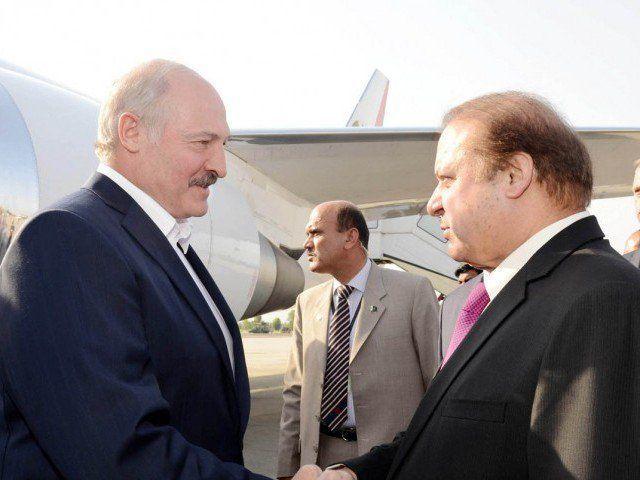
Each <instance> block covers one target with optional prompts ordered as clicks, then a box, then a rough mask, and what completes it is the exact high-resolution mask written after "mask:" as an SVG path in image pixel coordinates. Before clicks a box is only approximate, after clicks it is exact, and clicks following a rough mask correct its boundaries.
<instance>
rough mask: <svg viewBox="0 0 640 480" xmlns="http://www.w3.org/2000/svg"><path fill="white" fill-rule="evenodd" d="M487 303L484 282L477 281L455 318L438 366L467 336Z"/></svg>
mask: <svg viewBox="0 0 640 480" xmlns="http://www.w3.org/2000/svg"><path fill="white" fill-rule="evenodd" d="M488 303H489V294H488V293H487V289H486V288H485V286H484V282H480V283H478V284H477V285H476V286H475V287H474V289H473V290H471V293H470V294H469V297H468V298H467V301H466V302H465V304H464V306H463V307H462V310H460V315H458V320H456V326H455V328H454V329H453V334H452V335H451V341H450V342H449V348H448V349H447V354H446V355H445V356H444V360H443V361H442V365H441V366H440V368H442V367H444V364H445V363H447V360H449V357H451V355H453V352H455V351H456V348H458V345H460V344H461V343H462V340H464V337H466V336H467V333H469V330H471V327H473V326H474V325H475V323H476V322H477V321H478V317H479V316H480V314H481V313H482V311H483V310H484V307H486V306H487V304H488Z"/></svg>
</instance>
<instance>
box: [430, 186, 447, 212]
mask: <svg viewBox="0 0 640 480" xmlns="http://www.w3.org/2000/svg"><path fill="white" fill-rule="evenodd" d="M427 212H429V215H431V216H432V217H441V216H442V214H443V213H444V209H443V208H442V196H441V195H440V186H437V187H436V189H435V190H434V191H433V193H432V194H431V198H430V199H429V202H428V203H427Z"/></svg>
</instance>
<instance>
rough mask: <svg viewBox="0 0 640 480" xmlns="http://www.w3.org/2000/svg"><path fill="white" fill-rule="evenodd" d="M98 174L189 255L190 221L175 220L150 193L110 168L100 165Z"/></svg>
mask: <svg viewBox="0 0 640 480" xmlns="http://www.w3.org/2000/svg"><path fill="white" fill-rule="evenodd" d="M97 172H98V173H101V174H102V175H104V176H106V177H108V178H110V179H111V180H113V181H114V182H115V183H116V184H117V185H118V186H119V187H121V188H122V189H123V190H124V191H125V192H127V193H128V194H129V196H130V197H131V198H133V200H134V201H135V202H136V203H137V204H138V205H140V208H142V210H144V212H145V213H146V214H147V215H148V216H149V218H151V221H152V222H153V223H155V224H156V226H157V227H158V228H159V229H160V231H161V232H162V234H163V235H164V236H165V237H167V240H169V242H170V243H171V244H172V245H175V244H176V243H178V244H179V245H180V248H181V249H182V251H183V252H184V253H187V249H188V248H189V240H190V237H191V224H190V223H189V221H188V220H185V219H182V220H176V219H175V218H173V216H172V215H171V214H170V213H169V212H167V211H166V210H165V209H164V208H163V207H162V205H160V204H159V203H158V202H156V201H155V200H154V199H153V198H152V197H151V196H150V195H149V194H148V193H146V192H144V191H142V190H141V189H140V188H138V187H137V186H135V185H134V184H133V183H131V182H130V181H129V180H128V179H127V178H126V177H124V176H123V175H122V174H120V173H118V172H116V171H115V170H114V169H113V168H111V167H110V166H108V165H106V164H104V163H100V164H99V165H98V169H97Z"/></svg>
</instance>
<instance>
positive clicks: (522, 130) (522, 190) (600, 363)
mask: <svg viewBox="0 0 640 480" xmlns="http://www.w3.org/2000/svg"><path fill="white" fill-rule="evenodd" d="M435 175H436V178H437V180H438V184H437V187H436V189H435V191H434V192H433V194H432V196H431V199H430V200H429V204H428V210H429V213H430V214H431V215H434V216H437V217H439V218H440V223H441V228H442V229H443V230H444V236H445V237H446V238H447V239H448V240H449V243H448V250H449V254H450V255H451V257H453V258H454V259H455V260H457V261H460V262H467V263H470V264H472V265H475V266H478V267H481V268H482V270H483V272H484V273H483V274H482V277H476V278H475V279H473V280H471V281H470V282H469V283H466V284H465V285H463V286H461V287H460V289H461V291H464V290H465V289H468V290H469V291H468V295H466V301H465V303H464V305H463V306H462V308H461V309H460V313H459V315H458V317H457V319H456V324H455V328H454V331H453V333H452V335H451V339H450V341H449V344H448V347H447V350H446V352H445V355H444V360H443V364H442V366H441V368H440V370H439V372H438V374H437V375H436V377H435V378H434V380H433V381H432V383H431V386H430V387H429V390H427V393H426V394H425V396H424V398H423V400H422V402H421V403H420V406H419V407H418V409H417V410H416V413H415V415H414V417H413V419H412V420H411V423H410V425H409V427H408V429H407V430H406V431H405V432H404V433H403V434H401V435H399V436H398V437H397V438H396V440H395V441H394V442H392V443H390V444H386V445H382V446H378V447H376V448H374V449H372V450H371V451H370V452H369V453H367V454H365V455H362V456H360V457H357V458H353V459H350V460H346V461H344V462H343V464H344V465H342V466H337V467H340V468H337V469H334V470H328V471H325V472H324V473H323V474H322V477H321V478H322V479H323V480H325V479H326V480H330V479H333V480H335V479H350V480H351V479H355V478H358V479H361V480H384V479H386V480H409V479H418V478H419V479H424V480H428V479H471V480H473V479H487V478H490V479H510V480H515V479H529V478H531V479H561V478H562V479H565V478H571V479H585V480H586V479H605V478H606V479H609V478H612V479H613V478H615V479H635V478H638V471H640V456H639V455H638V452H639V451H640V435H638V432H639V431H640V375H638V372H639V371H640V349H639V348H638V339H639V338H640V323H639V322H638V311H640V272H639V271H638V269H637V268H634V267H633V266H632V265H631V264H629V262H627V261H626V260H625V259H624V258H622V256H621V255H619V254H618V253H617V252H616V251H615V250H613V249H612V248H611V246H610V245H609V242H608V241H607V240H605V239H604V238H603V237H604V235H603V233H602V230H601V229H600V227H599V226H598V222H597V220H596V219H595V217H593V216H592V215H590V214H589V213H588V212H587V211H586V210H585V209H586V207H587V205H588V204H589V202H590V199H591V194H592V184H593V180H592V178H593V177H592V170H591V160H590V158H589V154H588V151H587V149H586V147H585V146H584V144H583V143H582V141H581V140H580V138H579V137H578V135H577V134H576V132H575V131H574V130H573V129H572V128H571V127H570V126H569V125H568V124H567V123H566V122H565V121H564V120H563V119H562V118H561V117H560V116H559V115H558V114H557V113H556V112H555V111H554V110H553V108H552V107H550V106H549V105H548V104H547V103H546V102H544V101H543V100H541V99H539V98H537V97H535V96H533V95H528V94H523V93H519V92H507V93H498V94H490V95H486V96H483V97H479V98H476V99H473V100H470V101H468V102H466V103H464V104H462V105H460V106H458V107H455V108H454V109H453V110H451V111H450V112H449V113H448V114H447V115H446V116H445V120H444V130H443V132H442V136H441V137H440V140H439V142H438V150H437V155H436V162H435ZM446 302H447V300H445V303H446ZM318 473H319V471H318V468H317V467H314V466H307V467H305V468H304V470H303V471H301V472H300V475H299V478H313V477H315V475H316V474H318Z"/></svg>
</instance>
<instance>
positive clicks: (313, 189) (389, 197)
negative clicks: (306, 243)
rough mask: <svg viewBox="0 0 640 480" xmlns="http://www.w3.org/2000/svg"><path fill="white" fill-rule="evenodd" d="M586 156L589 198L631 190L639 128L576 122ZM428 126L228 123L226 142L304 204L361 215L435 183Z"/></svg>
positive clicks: (396, 208) (382, 211) (417, 200)
mask: <svg viewBox="0 0 640 480" xmlns="http://www.w3.org/2000/svg"><path fill="white" fill-rule="evenodd" d="M579 133H580V136H581V137H582V139H583V140H584V141H585V143H586V144H587V147H588V148H589V151H590V153H591V156H592V160H593V165H594V177H595V195H594V198H607V197H618V196H625V195H630V194H631V182H632V179H633V161H634V160H635V159H637V158H640V129H637V128H633V129H631V128H629V129H598V128H585V129H579ZM438 138H439V131H438V129H435V128H389V127H345V128H337V129H319V130H267V131H259V130H254V131H251V130H247V131H234V132H233V133H232V135H231V138H230V139H229V141H228V142H227V149H228V150H229V151H230V152H231V153H233V154H234V155H236V156H237V157H239V158H240V159H242V160H243V161H245V162H247V163H248V164H249V165H251V166H252V167H254V168H256V169H257V170H259V171H260V172H262V173H264V174H265V175H267V176H269V177H270V178H272V179H273V180H274V181H276V182H277V183H279V184H280V185H282V186H283V187H284V188H286V189H287V190H289V191H291V192H292V193H294V194H295V195H297V196H298V197H300V198H302V199H304V200H307V201H308V202H310V203H311V204H316V203H320V202H323V201H326V200H333V199H345V200H350V201H352V202H354V203H355V204H357V205H359V206H360V207H362V208H363V210H364V211H365V213H367V218H369V219H375V218H392V217H397V216H404V215H411V214H414V213H417V212H418V211H419V210H420V209H421V208H422V207H423V206H424V204H425V203H426V201H427V200H428V198H429V196H430V195H431V192H432V191H433V189H434V188H435V185H436V183H435V178H434V175H433V165H434V159H435V153H436V144H437V141H438Z"/></svg>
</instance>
